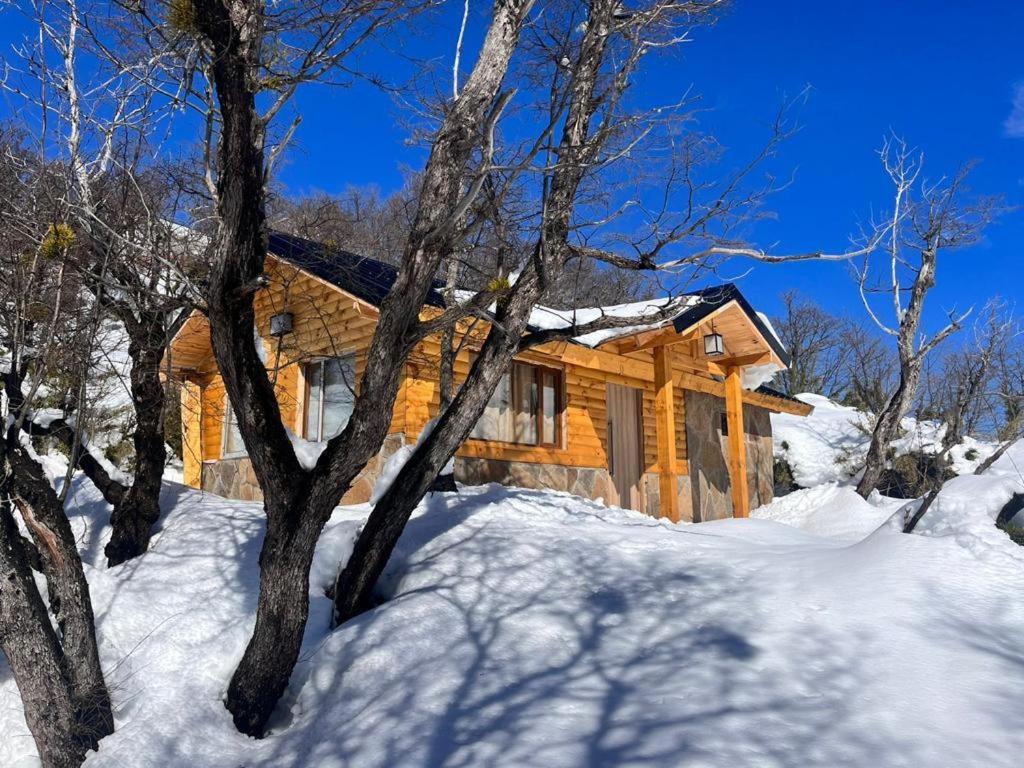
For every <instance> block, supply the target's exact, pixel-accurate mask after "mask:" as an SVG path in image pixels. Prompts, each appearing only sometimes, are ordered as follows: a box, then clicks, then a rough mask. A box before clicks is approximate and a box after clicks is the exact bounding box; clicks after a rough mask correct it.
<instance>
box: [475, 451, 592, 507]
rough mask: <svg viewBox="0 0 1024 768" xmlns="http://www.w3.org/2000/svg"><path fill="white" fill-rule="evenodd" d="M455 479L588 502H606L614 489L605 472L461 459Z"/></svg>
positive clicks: (527, 463)
mask: <svg viewBox="0 0 1024 768" xmlns="http://www.w3.org/2000/svg"><path fill="white" fill-rule="evenodd" d="M455 479H456V480H458V481H459V482H460V483H464V484H466V485H483V484H484V483H501V484H502V485H516V486H520V487H522V488H534V489H538V490H552V491H568V492H569V493H572V494H575V495H576V496H582V497H583V498H586V499H607V498H609V496H610V495H611V489H612V479H611V476H610V475H609V474H608V472H607V470H604V469H598V468H590V467H564V466H561V465H557V464H535V463H533V462H527V461H501V460H498V459H478V458H463V457H461V456H460V457H458V458H456V459H455Z"/></svg>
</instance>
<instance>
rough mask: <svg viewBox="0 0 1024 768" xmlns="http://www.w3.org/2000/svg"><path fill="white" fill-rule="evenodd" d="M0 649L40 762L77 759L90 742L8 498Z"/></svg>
mask: <svg viewBox="0 0 1024 768" xmlns="http://www.w3.org/2000/svg"><path fill="white" fill-rule="evenodd" d="M0 651H2V652H3V655H4V657H5V658H6V659H7V663H8V665H9V666H10V668H11V672H12V673H13V675H14V681H15V683H17V685H18V692H19V694H20V695H21V703H22V706H23V707H24V710H25V721H26V722H27V723H28V728H29V730H30V731H31V732H32V738H33V740H34V741H35V744H36V749H37V750H38V752H39V757H40V759H41V760H42V764H43V765H44V766H45V767H46V768H76V767H77V766H79V765H81V764H82V761H83V760H84V759H85V752H86V750H87V749H88V748H89V747H90V746H93V743H91V740H90V739H88V738H82V735H81V727H80V723H79V713H78V705H77V701H76V697H75V695H74V693H73V691H72V685H71V679H70V676H69V674H68V669H67V665H66V663H65V662H66V660H65V657H64V654H63V652H62V651H61V648H60V643H59V641H58V640H57V636H56V634H55V633H54V631H53V625H52V624H51V623H50V617H49V615H48V614H47V612H46V605H45V604H44V603H43V600H42V597H40V595H39V591H38V590H37V589H36V585H35V581H34V580H33V578H32V571H31V570H30V568H29V564H28V561H27V559H26V557H25V552H24V550H23V547H22V542H21V537H20V535H19V534H18V527H17V524H16V523H15V521H14V518H13V516H12V514H11V508H10V506H9V504H7V503H0Z"/></svg>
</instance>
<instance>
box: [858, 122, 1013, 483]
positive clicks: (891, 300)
mask: <svg viewBox="0 0 1024 768" xmlns="http://www.w3.org/2000/svg"><path fill="white" fill-rule="evenodd" d="M880 156H881V160H882V164H883V166H884V168H885V171H886V173H887V175H888V176H889V178H890V179H891V180H892V183H893V185H894V188H895V203H894V206H893V211H892V214H891V218H890V219H889V221H888V222H887V223H886V225H885V231H886V233H887V234H886V238H887V246H886V257H885V259H884V263H883V264H882V265H881V268H880V269H878V270H875V269H874V268H873V267H874V265H873V264H872V260H871V258H870V256H867V257H865V259H864V262H863V264H862V265H861V267H860V269H859V272H858V283H859V286H860V291H861V296H862V298H863V301H864V306H865V308H866V309H867V311H868V313H869V315H870V316H871V318H872V320H873V321H874V323H875V324H876V325H877V326H878V328H879V329H880V330H881V331H882V332H883V333H884V334H886V335H888V336H891V337H892V338H893V339H894V340H895V342H896V349H897V352H898V357H899V377H898V380H897V382H896V387H895V389H894V390H893V391H892V392H891V393H890V394H889V396H888V399H887V401H886V403H885V405H884V406H883V408H882V409H881V410H880V411H879V412H878V413H877V414H876V416H877V418H876V422H875V426H874V430H873V431H872V435H871V444H870V446H869V448H868V453H867V458H866V460H865V465H864V474H863V476H862V477H861V479H860V481H859V483H858V484H857V493H859V494H860V495H861V496H863V497H865V498H866V497H867V496H869V495H870V494H871V492H872V491H873V490H874V489H875V487H876V486H877V485H878V481H879V478H880V477H881V476H882V472H883V470H884V469H885V463H886V460H887V452H888V450H889V445H890V443H891V442H892V441H893V439H894V438H895V437H896V436H897V433H898V431H899V426H900V421H901V420H902V418H903V417H904V416H905V415H906V414H907V412H908V411H909V409H910V408H911V407H912V406H913V404H914V400H915V397H916V395H917V388H918V384H919V382H920V379H921V372H922V367H923V365H924V361H925V359H926V357H927V355H928V354H929V353H930V352H931V351H932V350H934V349H935V348H936V347H938V346H939V345H940V344H941V343H942V342H943V341H945V340H946V339H947V338H949V337H950V336H951V335H952V334H954V333H955V332H956V331H958V330H959V329H960V327H961V326H962V324H963V322H964V320H965V318H966V317H967V315H968V314H969V310H968V311H967V312H963V313H957V312H956V311H951V312H950V313H949V315H948V322H947V324H946V325H945V326H944V327H943V328H941V329H940V330H939V331H937V332H936V333H934V334H932V335H930V336H924V335H922V332H921V324H922V319H923V312H924V306H925V301H926V299H927V296H928V293H929V292H930V291H931V289H932V288H934V287H935V280H936V267H937V264H938V259H939V256H940V254H942V253H945V252H946V251H949V250H953V249H956V248H962V247H965V246H968V245H971V244H973V243H975V242H977V241H978V239H979V238H980V237H981V234H982V232H983V231H984V229H985V227H986V226H987V225H988V224H989V223H990V222H991V221H992V219H993V217H994V216H995V215H996V214H997V213H998V210H999V208H998V201H997V200H995V199H992V198H984V197H983V198H977V199H969V198H968V192H967V190H966V188H965V183H966V180H967V176H968V174H969V172H970V168H971V166H969V165H968V166H965V167H963V168H961V169H960V170H959V171H958V172H957V173H956V175H955V176H953V177H952V178H950V179H948V180H947V179H943V180H940V181H939V182H928V181H926V180H923V179H922V178H921V173H922V162H923V161H922V159H921V158H920V157H915V154H914V153H913V152H912V151H911V150H910V149H908V147H907V145H906V144H905V143H904V142H903V141H902V140H900V139H890V140H886V142H885V143H884V144H883V146H882V150H881V152H880ZM875 281H877V282H875ZM878 296H882V297H884V298H885V299H886V300H887V302H888V306H889V308H890V312H891V320H890V321H888V322H887V321H885V320H883V314H882V312H881V310H876V307H875V303H874V301H873V300H874V299H875V298H877V297H878Z"/></svg>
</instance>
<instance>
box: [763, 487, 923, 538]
mask: <svg viewBox="0 0 1024 768" xmlns="http://www.w3.org/2000/svg"><path fill="white" fill-rule="evenodd" d="M905 503H906V501H905V500H904V499H890V498H886V497H884V496H877V495H876V496H874V497H872V499H871V500H870V501H865V500H864V499H862V498H861V497H860V496H858V495H857V492H856V491H854V489H853V488H852V487H851V486H848V485H840V484H839V483H827V484H825V485H818V486H815V487H814V488H806V489H803V490H799V491H793V492H792V493H789V494H786V495H785V496H782V497H780V498H778V499H775V501H773V502H772V503H771V504H768V505H766V506H763V507H760V508H758V509H755V510H753V511H752V512H751V513H750V514H751V516H752V517H755V518H759V519H762V520H774V521H775V522H777V523H785V524H786V525H790V526H793V527H794V528H801V529H803V530H805V531H809V532H810V533H815V534H818V535H819V536H828V537H831V538H834V539H838V540H840V541H860V540H861V539H863V538H864V537H865V536H867V535H868V534H870V533H872V532H874V531H875V530H877V529H878V528H879V527H880V526H883V525H885V524H886V523H887V522H888V520H889V518H890V517H892V516H893V514H894V513H896V512H897V511H898V510H899V509H900V508H901V507H902V506H903V505H904V504H905Z"/></svg>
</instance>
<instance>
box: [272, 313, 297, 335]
mask: <svg viewBox="0 0 1024 768" xmlns="http://www.w3.org/2000/svg"><path fill="white" fill-rule="evenodd" d="M294 319H295V318H294V317H293V315H292V313H291V312H282V313H281V314H279V315H273V316H272V317H271V318H270V335H271V336H276V337H281V336H284V335H285V334H288V333H291V332H292V324H293V321H294Z"/></svg>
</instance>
